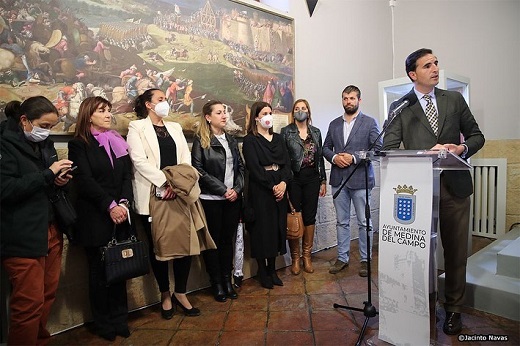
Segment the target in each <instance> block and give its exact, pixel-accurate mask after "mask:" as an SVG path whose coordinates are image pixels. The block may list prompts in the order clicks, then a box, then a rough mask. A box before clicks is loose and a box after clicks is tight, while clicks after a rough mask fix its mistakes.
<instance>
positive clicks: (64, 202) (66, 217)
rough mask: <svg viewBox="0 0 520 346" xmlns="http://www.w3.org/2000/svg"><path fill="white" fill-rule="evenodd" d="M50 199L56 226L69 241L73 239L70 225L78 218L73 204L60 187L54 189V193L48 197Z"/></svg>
mask: <svg viewBox="0 0 520 346" xmlns="http://www.w3.org/2000/svg"><path fill="white" fill-rule="evenodd" d="M50 201H51V203H52V205H53V206H54V216H55V218H56V223H57V224H58V228H59V229H60V230H61V231H62V232H63V233H65V235H66V236H67V238H68V239H69V241H73V240H74V235H73V232H72V225H74V223H76V220H77V218H78V215H77V214H76V210H75V209H74V206H73V205H72V203H70V201H69V199H68V198H67V194H66V193H65V191H64V190H61V189H59V190H56V194H55V195H54V196H52V197H51V198H50Z"/></svg>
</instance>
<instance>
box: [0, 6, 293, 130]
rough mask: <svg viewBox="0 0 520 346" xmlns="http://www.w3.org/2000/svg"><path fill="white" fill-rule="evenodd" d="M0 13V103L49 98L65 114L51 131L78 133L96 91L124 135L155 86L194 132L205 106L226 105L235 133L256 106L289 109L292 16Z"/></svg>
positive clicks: (193, 11)
mask: <svg viewBox="0 0 520 346" xmlns="http://www.w3.org/2000/svg"><path fill="white" fill-rule="evenodd" d="M0 16H1V18H0V30H1V32H0V107H1V108H2V110H3V107H4V106H5V104H6V103H7V102H8V101H10V100H24V99H26V98H27V97H30V96H34V95H44V96H46V97H47V98H49V99H50V100H52V101H53V102H54V104H55V105H56V108H57V109H58V110H59V112H60V122H59V123H58V124H57V125H56V126H55V127H54V128H53V133H54V134H72V133H73V132H74V128H75V121H76V117H77V113H78V109H79V105H80V103H81V101H82V100H83V99H85V98H86V97H88V96H92V95H96V96H103V97H105V98H107V99H108V100H110V101H111V102H112V104H113V127H114V128H115V129H117V130H118V131H120V132H121V133H123V134H125V133H126V129H127V126H128V122H129V121H131V120H133V119H135V114H134V113H133V111H132V108H133V101H134V99H135V97H136V96H137V95H139V94H140V93H142V92H143V91H144V90H146V89H148V88H160V89H162V90H164V92H165V93H166V95H167V97H168V102H169V103H170V106H171V113H170V116H169V118H170V120H174V121H177V122H179V123H181V125H182V126H183V129H184V130H185V132H186V133H187V134H190V133H193V131H194V130H195V129H196V127H197V126H198V124H199V121H200V116H199V114H200V111H201V109H202V105H203V104H204V103H205V102H207V101H208V100H215V99H217V100H220V101H222V102H224V103H225V104H226V105H227V106H228V111H229V113H230V114H231V117H230V120H229V122H228V124H227V127H228V130H230V131H231V132H234V133H235V134H239V135H243V134H244V133H245V128H244V127H245V118H246V114H247V111H248V109H249V106H250V105H251V104H252V103H253V102H255V101H258V100H264V101H267V102H269V103H271V104H272V105H273V108H274V109H275V113H281V114H284V113H287V112H289V111H290V109H291V107H292V103H293V95H294V82H293V78H294V55H293V52H294V25H293V20H292V19H290V18H287V17H284V16H280V15H278V14H275V13H271V12H268V11H265V10H263V9H260V8H256V7H252V6H251V5H249V4H244V3H242V2H238V1H230V0H161V1H158V0H148V1H140V0H0ZM2 113H3V112H2ZM2 115H3V114H2ZM3 116H5V115H3Z"/></svg>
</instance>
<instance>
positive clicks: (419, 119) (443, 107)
mask: <svg viewBox="0 0 520 346" xmlns="http://www.w3.org/2000/svg"><path fill="white" fill-rule="evenodd" d="M404 98H408V99H409V100H410V106H409V107H407V108H405V109H403V111H402V112H401V114H399V115H398V116H397V117H396V118H395V119H394V120H393V122H392V123H391V124H390V126H389V127H388V129H387V130H386V133H385V135H384V145H383V150H389V149H397V148H399V147H400V144H401V143H402V144H403V146H404V149H412V150H415V149H418V150H421V149H430V148H432V147H434V146H435V145H436V144H450V143H452V144H460V143H461V134H462V136H463V137H464V138H463V139H464V140H463V143H464V144H465V145H466V146H467V147H468V152H467V153H466V156H465V158H469V157H470V156H471V155H473V154H475V153H476V152H477V151H478V150H479V149H480V148H482V146H483V145H484V141H485V140H484V135H483V134H482V132H481V131H480V129H479V127H478V124H477V122H476V121H475V118H474V117H473V114H471V111H470V109H469V107H468V105H467V103H466V101H465V100H464V98H463V97H462V95H461V94H460V93H458V92H456V91H448V90H443V89H438V88H435V98H436V100H437V110H438V112H439V132H438V136H435V134H434V133H433V130H432V129H431V126H430V124H429V122H428V119H426V115H425V114H424V111H423V109H422V107H421V104H420V102H419V101H418V100H417V95H416V94H415V92H414V90H413V89H412V90H411V91H410V92H409V93H408V94H406V95H405V96H404V97H403V98H401V99H400V100H397V101H396V102H394V103H393V104H392V105H391V106H390V111H392V109H393V108H395V106H396V105H397V104H399V103H400V102H401V100H403V99H404ZM442 176H443V177H444V182H445V184H446V187H447V188H448V190H449V191H450V192H451V193H452V194H453V195H455V196H457V197H460V198H465V197H468V196H469V195H471V194H472V193H473V184H472V180H471V175H470V173H469V171H445V172H443V173H442Z"/></svg>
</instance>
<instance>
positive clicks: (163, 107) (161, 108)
mask: <svg viewBox="0 0 520 346" xmlns="http://www.w3.org/2000/svg"><path fill="white" fill-rule="evenodd" d="M154 111H155V114H157V115H158V116H160V117H161V118H164V117H167V116H168V114H170V105H169V104H168V101H162V102H159V103H158V104H156V105H155V107H154Z"/></svg>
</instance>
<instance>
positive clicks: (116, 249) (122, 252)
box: [101, 225, 150, 284]
mask: <svg viewBox="0 0 520 346" xmlns="http://www.w3.org/2000/svg"><path fill="white" fill-rule="evenodd" d="M101 260H102V261H103V262H104V263H105V273H106V282H107V284H113V283H116V282H121V281H125V280H128V279H132V278H135V277H138V276H142V275H146V274H148V273H149V272H150V265H149V258H148V246H147V245H146V244H145V243H144V242H142V241H140V240H138V239H137V237H136V235H135V234H134V230H133V228H132V227H130V237H129V238H128V239H126V240H123V241H118V240H117V239H116V226H115V225H114V231H113V232H112V240H111V241H110V242H109V243H108V244H107V245H106V246H103V247H102V248H101Z"/></svg>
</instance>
